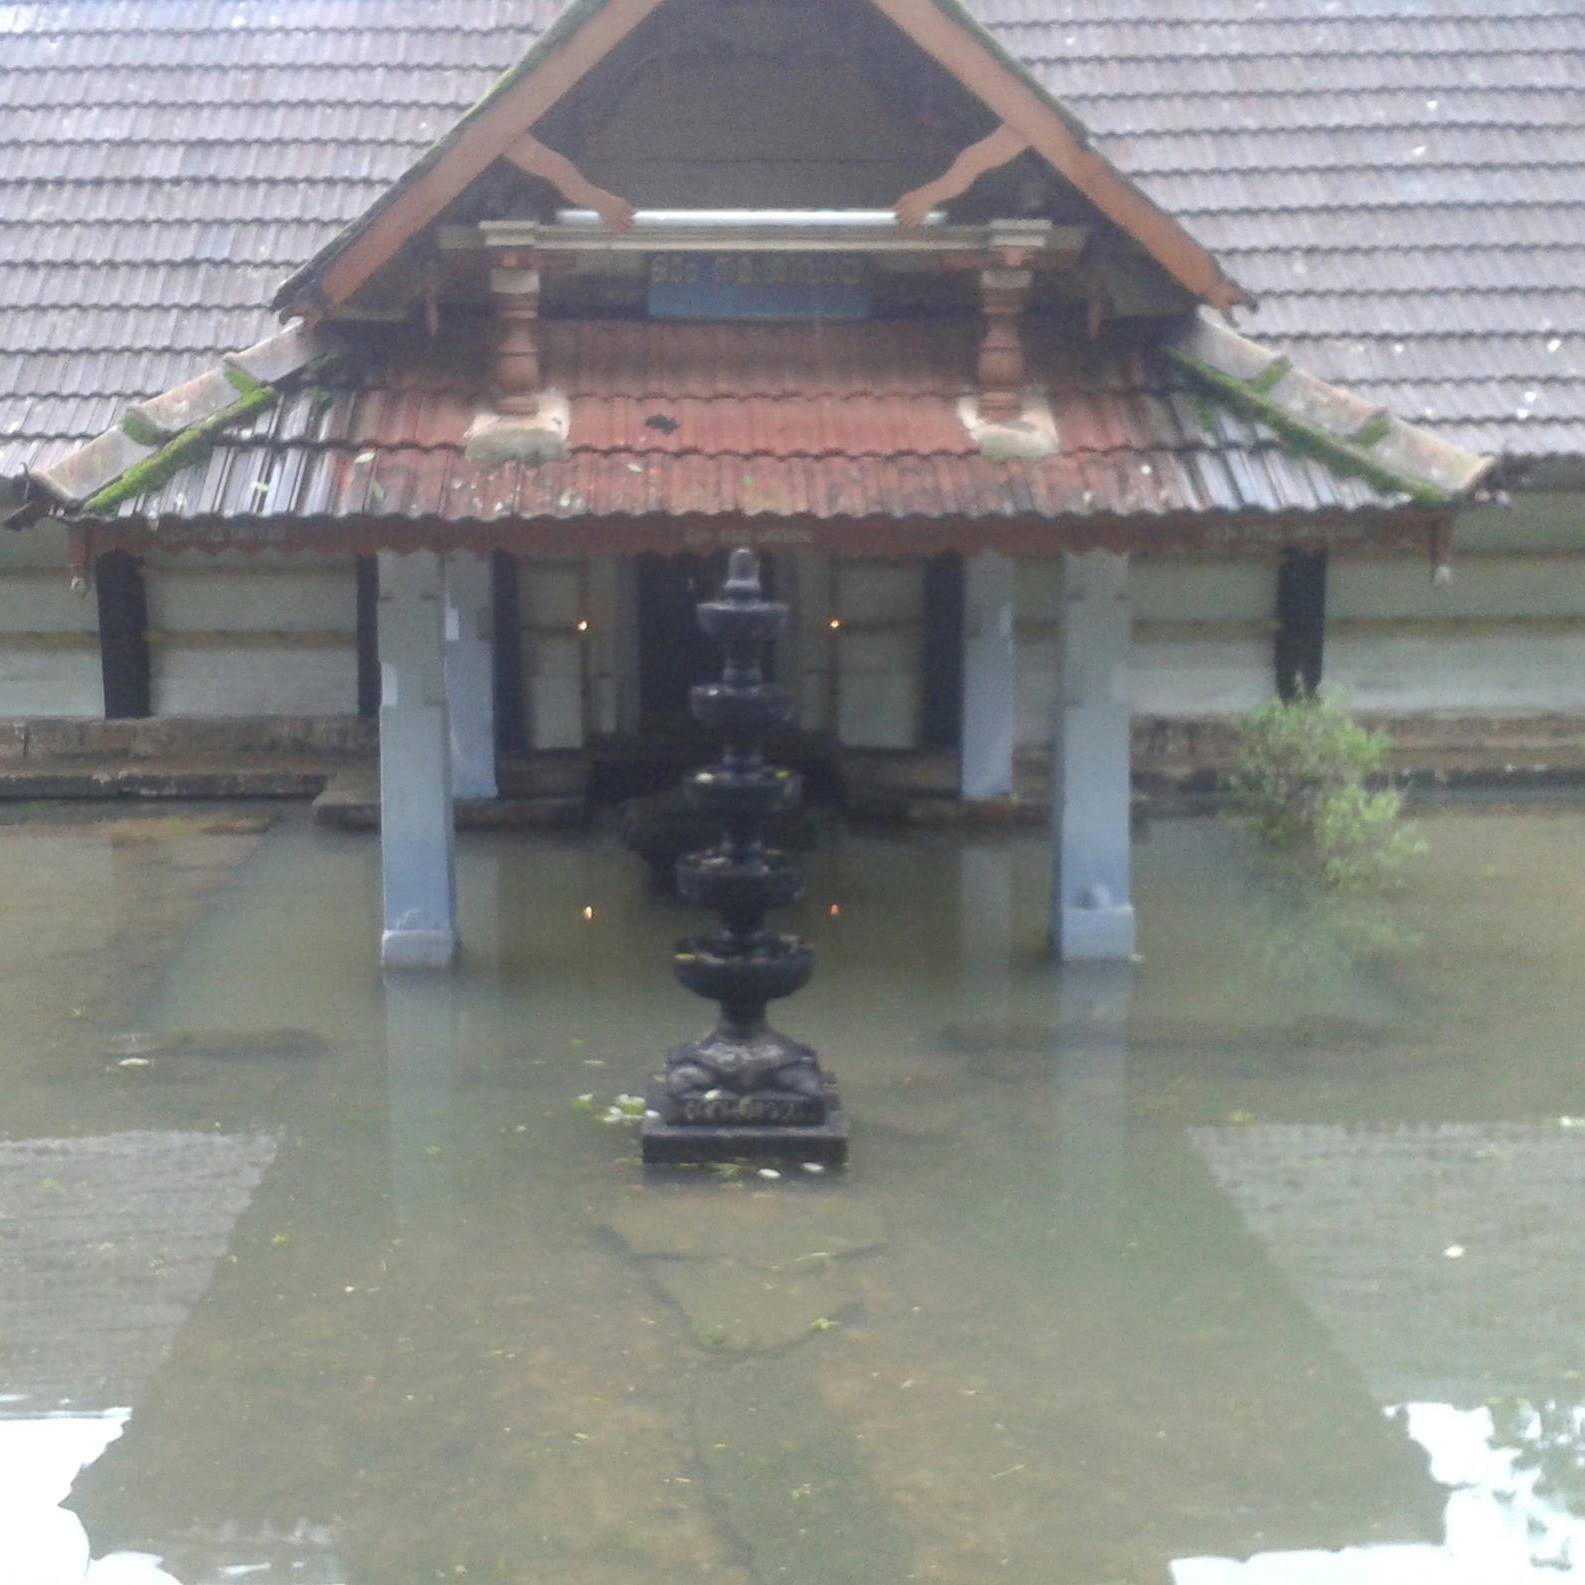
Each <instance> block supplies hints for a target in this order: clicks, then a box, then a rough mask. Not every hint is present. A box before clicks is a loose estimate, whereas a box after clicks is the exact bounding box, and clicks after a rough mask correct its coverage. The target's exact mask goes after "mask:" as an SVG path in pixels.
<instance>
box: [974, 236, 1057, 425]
mask: <svg viewBox="0 0 1585 1585" xmlns="http://www.w3.org/2000/svg"><path fill="white" fill-rule="evenodd" d="M1050 231H1051V226H1050V223H1049V222H1046V221H993V222H992V223H991V249H990V255H989V257H988V258H987V259H985V261H984V267H983V268H982V269H981V270H980V305H981V307H982V308H983V309H984V310H985V333H984V335H983V336H982V337H981V340H980V356H979V389H980V404H979V405H980V419H981V421H982V422H984V423H991V424H1005V423H1010V422H1012V421H1013V420H1015V419H1017V418H1019V417H1021V416H1022V414H1023V410H1024V392H1025V389H1026V388H1027V386H1028V383H1029V371H1028V368H1027V366H1026V364H1025V360H1024V337H1023V317H1024V307H1025V304H1026V303H1027V302H1028V300H1029V288H1030V287H1031V286H1032V285H1033V284H1034V279H1035V273H1034V262H1035V255H1036V254H1037V253H1038V252H1039V251H1040V250H1041V249H1042V248H1043V247H1044V246H1045V244H1046V242H1047V240H1048V238H1049V235H1050Z"/></svg>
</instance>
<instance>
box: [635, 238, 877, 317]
mask: <svg viewBox="0 0 1585 1585" xmlns="http://www.w3.org/2000/svg"><path fill="white" fill-rule="evenodd" d="M649 312H650V315H651V317H652V318H655V319H867V318H868V317H869V312H870V263H869V260H868V259H866V258H865V257H863V255H861V254H857V253H705V252H699V253H695V252H688V253H655V254H652V255H651V256H650V261H649Z"/></svg>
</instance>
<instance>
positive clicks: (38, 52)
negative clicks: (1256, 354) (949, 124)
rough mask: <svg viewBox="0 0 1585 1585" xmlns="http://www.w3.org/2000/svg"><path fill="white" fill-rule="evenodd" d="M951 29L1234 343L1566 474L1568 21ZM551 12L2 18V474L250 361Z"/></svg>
mask: <svg viewBox="0 0 1585 1585" xmlns="http://www.w3.org/2000/svg"><path fill="white" fill-rule="evenodd" d="M971 8H972V9H973V10H974V11H975V12H976V14H977V15H979V16H980V17H981V18H982V19H983V20H984V21H985V23H986V24H987V26H988V27H989V28H990V30H991V31H992V33H993V34H994V35H995V36H996V38H997V39H998V40H999V41H1000V42H1001V43H1002V44H1003V45H1005V46H1006V47H1007V48H1009V49H1010V50H1011V51H1012V52H1013V53H1015V54H1016V55H1018V56H1019V57H1020V58H1021V59H1023V60H1024V61H1026V62H1027V63H1028V64H1029V66H1030V68H1031V69H1032V70H1033V71H1034V72H1035V73H1036V74H1037V75H1038V76H1039V78H1040V80H1041V81H1042V82H1043V83H1044V84H1045V85H1046V86H1047V87H1048V88H1049V89H1050V90H1051V91H1052V92H1053V93H1055V94H1057V95H1059V96H1060V97H1061V98H1062V99H1063V100H1064V101H1066V102H1068V103H1070V104H1072V105H1073V106H1074V108H1075V109H1076V110H1077V111H1078V112H1079V114H1080V115H1081V116H1082V117H1083V118H1084V120H1085V121H1086V122H1087V123H1088V125H1089V126H1090V127H1091V128H1092V129H1093V130H1094V131H1095V132H1096V134H1097V140H1098V142H1099V144H1100V146H1101V147H1102V148H1103V149H1104V151H1105V152H1106V153H1107V154H1108V155H1109V156H1110V157H1111V158H1112V159H1113V160H1114V161H1115V162H1116V163H1117V164H1118V165H1119V166H1120V167H1121V168H1122V169H1123V170H1124V171H1126V172H1128V173H1129V174H1130V175H1132V176H1133V177H1135V178H1136V179H1137V180H1138V181H1139V182H1140V184H1141V185H1142V186H1143V187H1144V188H1145V190H1146V191H1147V192H1148V193H1149V194H1150V195H1151V196H1152V197H1153V198H1155V199H1156V200H1157V201H1158V202H1160V203H1161V204H1162V205H1163V206H1164V207H1166V208H1167V209H1168V210H1169V211H1171V212H1173V213H1175V214H1176V215H1178V216H1179V218H1181V219H1182V220H1183V221H1184V222H1185V223H1186V224H1187V225H1188V227H1189V229H1190V230H1191V231H1192V232H1193V233H1194V235H1195V236H1196V237H1198V238H1199V239H1200V240H1201V241H1202V242H1204V243H1205V244H1206V245H1207V246H1209V247H1210V248H1211V249H1212V250H1213V251H1214V252H1216V253H1217V255H1218V257H1220V258H1221V259H1222V261H1223V262H1224V264H1225V265H1226V266H1227V268H1228V269H1229V271H1230V272H1231V273H1232V274H1233V275H1234V276H1235V277H1236V278H1237V279H1239V280H1240V281H1241V282H1243V283H1244V284H1245V285H1246V286H1248V287H1249V289H1250V290H1251V291H1252V292H1254V293H1255V294H1256V295H1257V296H1258V297H1259V298H1260V299H1261V305H1262V306H1261V308H1260V310H1259V311H1258V313H1256V314H1255V315H1254V316H1252V317H1251V318H1249V319H1248V320H1247V322H1246V323H1247V328H1248V329H1249V331H1250V333H1251V334H1253V335H1256V336H1258V337H1259V338H1260V339H1261V340H1262V341H1264V342H1267V343H1269V344H1273V345H1276V346H1279V347H1283V348H1285V349H1288V350H1291V351H1292V353H1293V355H1294V358H1295V361H1296V362H1298V363H1300V364H1301V365H1302V366H1304V367H1305V368H1307V369H1309V370H1311V371H1313V372H1314V373H1316V374H1317V375H1319V376H1321V377H1323V378H1325V379H1329V380H1334V381H1337V382H1339V383H1342V384H1344V385H1347V386H1349V387H1350V388H1351V389H1353V390H1355V391H1357V392H1358V393H1359V394H1361V395H1362V396H1364V397H1365V398H1366V399H1367V400H1369V401H1370V402H1372V403H1380V404H1382V405H1386V406H1389V407H1391V408H1392V409H1393V410H1394V411H1395V412H1397V413H1398V414H1399V415H1400V416H1401V417H1403V418H1406V419H1409V420H1412V421H1415V422H1420V423H1426V424H1429V425H1431V426H1432V427H1433V428H1435V429H1436V430H1437V432H1438V433H1440V434H1442V435H1443V436H1445V438H1447V439H1448V440H1450V441H1453V442H1455V443H1457V444H1459V445H1461V446H1464V447H1466V448H1468V449H1470V450H1473V451H1503V452H1508V453H1509V454H1512V455H1516V456H1526V455H1542V454H1552V453H1574V454H1581V453H1585V293H1582V288H1581V270H1580V268H1579V266H1580V262H1581V254H1582V250H1585V108H1582V104H1585V98H1582V94H1581V90H1580V88H1579V86H1578V84H1579V83H1580V82H1581V81H1582V80H1585V8H1581V7H1579V6H1577V5H1574V4H1571V3H1565V0H1434V4H1433V5H1432V6H1430V7H1428V8H1427V10H1428V12H1430V13H1432V14H1420V15H1410V14H1407V13H1406V12H1405V10H1404V8H1403V7H1401V6H1400V5H1397V4H1392V3H1389V0H1329V3H1328V4H1327V5H1326V6H1324V7H1318V6H1317V5H1316V4H1313V3H1311V0H1263V3H1261V4H1258V5H1249V4H1244V3H1238V4H1234V0H971ZM556 9H557V7H556V6H555V5H554V4H549V3H544V0H447V4H446V5H445V6H444V7H437V6H435V5H434V4H433V3H431V0H270V3H264V0H225V3H219V0H50V3H43V0H37V3H14V4H7V5H0V60H3V62H4V65H3V69H0V146H4V147H5V150H6V155H5V159H4V160H3V161H0V305H4V308H5V313H4V315H3V319H0V478H3V477H7V476H10V475H14V474H16V473H17V472H19V471H20V470H21V469H22V468H24V467H26V466H28V465H30V464H31V465H34V466H38V465H42V464H43V463H45V462H47V461H48V460H49V458H51V457H58V456H59V455H61V454H62V453H64V452H65V451H67V450H69V449H70V448H71V446H72V445H74V444H79V443H81V442H82V441H83V440H85V439H87V438H89V437H91V436H93V435H95V434H97V433H99V432H101V431H102V430H103V429H104V428H105V427H106V426H107V425H108V424H110V423H112V422H114V421H115V418H116V416H117V415H118V414H119V412H121V411H122V410H124V408H125V407H126V405H127V404H128V403H130V402H132V401H134V400H137V399H138V398H142V397H148V396H151V395H154V394H156V393H158V392H160V391H162V390H165V389H168V388H169V387H171V386H173V385H177V384H180V383H181V382H183V381H184V380H187V379H190V378H192V377H193V376H194V375H195V374H197V373H198V372H200V371H201V370H202V369H203V368H205V367H209V366H212V365H213V364H214V363H215V362H216V361H217V359H218V356H219V354H220V353H221V352H223V351H224V350H226V349H229V348H234V347H241V346H246V345H248V344H249V343H251V342H253V341H256V340H258V339H259V338H260V337H261V336H263V335H265V334H267V333H268V332H269V331H270V329H271V328H272V323H271V321H270V319H269V317H268V315H267V313H266V312H265V310H264V306H263V305H264V304H265V303H266V301H267V300H268V297H269V295H270V292H271V291H272V290H273V288H274V287H275V286H276V285H277V284H278V283H279V281H280V280H281V279H282V278H283V277H284V276H286V275H287V274H289V273H290V272H291V271H292V270H293V269H294V268H295V267H296V266H297V265H298V264H300V263H301V262H302V261H303V260H304V259H305V258H306V257H308V256H309V255H310V254H312V253H313V252H314V251H315V250H316V249H317V248H319V247H321V246H322V245H323V244H324V243H325V241H327V240H328V238H329V237H330V236H332V235H333V234H334V233H335V231H336V230H337V229H338V228H339V227H340V226H342V225H344V224H345V223H346V222H347V221H349V220H350V219H352V218H353V217H354V216H356V215H357V214H359V213H361V212H362V211H363V209H365V208H366V207H367V206H368V204H369V203H370V202H371V201H372V200H373V199H374V198H375V197H377V196H378V194H379V193H380V192H381V191H383V190H384V188H385V187H386V185H387V184H388V183H389V182H390V181H392V180H393V179H394V178H395V177H396V176H398V175H399V174H400V173H401V172H402V171H403V170H404V169H406V168H407V167H408V165H410V163H411V162H412V160H413V159H414V158H415V157H416V156H417V155H418V154H419V153H421V152H422V151H423V149H424V148H425V147H427V146H428V144H429V143H430V142H431V141H432V140H433V139H434V137H435V136H436V135H437V133H439V132H441V131H443V130H444V129H445V128H446V127H447V126H449V125H450V124H451V122H452V121H453V120H454V119H455V117H456V116H457V115H458V114H459V113H460V112H461V111H462V110H463V109H464V108H466V106H467V105H469V104H470V103H471V102H472V101H473V100H474V99H475V98H477V96H478V95H479V94H480V93H481V92H483V91H484V90H485V89H486V88H487V87H488V86H489V85H490V84H491V82H492V81H493V80H494V79H495V77H496V76H497V75H498V74H499V72H500V71H501V70H502V69H503V68H504V67H506V66H508V65H510V64H511V63H512V62H514V61H515V60H516V59H518V57H519V56H520V55H521V54H522V53H523V52H524V51H525V50H526V49H527V48H528V47H529V45H531V44H532V42H533V41H534V39H535V38H536V37H537V36H538V35H539V33H540V32H542V31H543V29H544V27H545V26H546V25H548V23H549V21H550V19H551V18H552V16H553V15H554V14H555V11H556ZM1318 11H1319V12H1320V14H1318Z"/></svg>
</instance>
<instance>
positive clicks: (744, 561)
mask: <svg viewBox="0 0 1585 1585" xmlns="http://www.w3.org/2000/svg"><path fill="white" fill-rule="evenodd" d="M786 620H787V607H786V606H785V605H782V604H779V603H777V602H775V601H772V600H767V599H766V598H765V597H764V594H763V591H762V590H761V588H760V579H759V562H758V560H757V558H756V557H755V555H754V553H753V552H752V551H750V550H735V551H733V552H732V555H731V557H730V559H729V561H728V564H727V575H726V582H725V584H724V585H723V586H722V589H721V593H720V595H719V596H718V597H717V598H716V599H714V600H705V601H702V602H701V603H700V605H699V622H700V625H701V626H702V627H703V628H704V630H705V632H706V633H708V634H709V635H710V636H711V637H712V638H717V639H719V640H720V641H721V644H722V647H723V648H724V649H725V651H726V667H725V670H724V671H723V673H722V677H721V681H720V682H711V683H704V684H702V685H701V686H699V687H696V688H694V689H693V691H692V696H691V698H692V706H693V714H694V717H695V719H696V720H697V721H699V722H700V724H701V725H703V726H706V727H709V728H710V729H712V730H713V731H716V732H719V733H720V735H721V737H722V738H723V740H724V747H723V750H722V754H721V758H720V760H719V762H718V763H716V764H714V765H710V766H707V767H705V768H704V769H703V770H696V771H690V772H689V774H688V776H687V777H686V779H685V781H684V784H683V786H684V792H685V794H686V796H687V799H688V802H689V803H690V804H691V805H692V806H693V807H694V808H695V809H697V810H699V811H700V812H701V813H703V814H707V815H709V816H711V817H712V818H714V819H718V820H719V821H720V822H721V826H722V837H721V841H720V842H719V843H717V844H716V845H715V846H714V847H708V848H703V849H701V850H699V851H698V852H695V853H688V854H685V855H684V856H683V857H682V858H680V859H679V860H678V861H677V890H678V892H679V894H680V895H681V896H683V897H684V898H686V899H687V900H688V901H690V902H696V903H701V904H703V905H704V906H705V907H706V908H712V909H714V910H715V911H716V912H717V913H719V914H720V915H721V928H720V929H718V930H712V931H710V932H708V933H706V934H704V935H697V936H689V937H688V938H686V939H685V940H683V941H680V942H678V943H677V953H676V958H675V965H674V966H675V970H676V974H677V978H678V979H679V980H681V981H682V983H683V984H684V985H686V986H687V987H688V989H689V990H691V991H693V992H695V993H696V994H697V995H699V996H703V997H706V998H708V999H709V1000H711V1001H714V1002H718V1003H719V1004H720V1007H721V1014H720V1018H719V1021H718V1022H717V1024H716V1027H715V1028H714V1029H713V1030H712V1031H711V1032H710V1033H709V1034H707V1035H705V1036H704V1037H703V1038H702V1039H699V1040H693V1041H689V1042H687V1043H686V1044H684V1045H680V1046H674V1047H672V1049H671V1050H670V1051H669V1052H667V1054H666V1066H665V1071H664V1072H663V1073H661V1074H660V1076H659V1077H658V1078H657V1079H656V1081H655V1084H654V1086H653V1088H652V1090H651V1092H650V1095H649V1105H648V1112H647V1115H646V1117H645V1120H644V1128H643V1144H644V1160H645V1161H646V1162H652V1163H657V1164H659V1163H674V1164H675V1163H691V1162H704V1161H725V1160H732V1159H735V1158H747V1159H771V1158H781V1159H788V1160H795V1161H808V1162H818V1163H821V1164H831V1163H840V1162H843V1161H846V1160H847V1150H848V1136H847V1124H846V1123H845V1121H844V1120H843V1117H842V1109H841V1105H840V1103H839V1101H838V1099H837V1092H836V1085H835V1083H834V1081H833V1080H832V1079H831V1078H829V1077H828V1076H827V1075H826V1074H824V1073H822V1072H821V1069H820V1063H819V1060H818V1058H817V1057H816V1056H815V1053H814V1050H813V1049H812V1048H811V1047H809V1046H805V1045H800V1044H799V1042H797V1041H796V1040H791V1039H789V1038H788V1037H787V1036H786V1035H783V1034H779V1033H778V1032H777V1031H776V1030H774V1029H772V1028H771V1027H770V1025H769V1024H768V1023H767V1022H766V1018H765V1009H766V1006H767V1004H768V1003H770V1002H771V1001H774V1000H775V999H776V998H778V997H782V996H790V995H791V994H792V993H793V992H794V991H797V990H801V989H802V988H803V987H804V986H805V985H806V984H808V982H809V976H810V973H811V972H812V970H813V968H814V953H813V952H812V951H811V950H810V948H809V947H808V946H807V945H806V944H805V943H804V942H803V941H800V940H799V939H798V937H796V936H788V935H776V934H773V933H772V932H770V931H768V930H766V928H765V915H766V914H767V913H768V912H769V911H770V910H771V909H772V908H781V907H785V906H786V905H787V904H789V903H792V902H795V901H796V900H797V899H798V897H799V896H801V895H802V893H803V875H802V873H801V872H800V870H799V867H798V864H797V863H796V861H795V860H793V859H791V858H789V857H788V855H787V854H785V853H783V852H780V851H778V850H777V849H775V848H769V847H767V846H766V845H765V824H766V821H767V820H768V819H769V818H770V817H771V816H772V815H774V814H775V813H777V812H778V811H779V810H781V809H783V808H785V807H786V806H787V804H788V802H789V799H790V797H791V796H792V792H791V789H792V786H793V781H792V778H791V777H790V776H789V774H788V773H787V772H786V771H785V770H778V769H776V768H774V767H772V766H769V765H767V764H766V763H765V755H764V741H765V734H766V733H767V732H768V731H769V730H770V729H771V728H772V727H774V726H777V725H778V724H780V723H781V722H783V721H785V720H786V719H787V717H788V716H789V715H790V714H791V704H790V701H789V700H788V697H787V694H786V691H785V690H784V689H782V688H779V687H777V686H776V684H775V683H771V682H767V681H766V680H765V675H764V672H763V670H762V668H761V661H762V658H763V656H764V652H765V646H766V645H767V644H768V643H769V642H770V641H771V640H772V639H773V638H774V637H775V636H776V634H777V633H778V632H780V631H781V628H782V626H783V625H784V624H785V622H786Z"/></svg>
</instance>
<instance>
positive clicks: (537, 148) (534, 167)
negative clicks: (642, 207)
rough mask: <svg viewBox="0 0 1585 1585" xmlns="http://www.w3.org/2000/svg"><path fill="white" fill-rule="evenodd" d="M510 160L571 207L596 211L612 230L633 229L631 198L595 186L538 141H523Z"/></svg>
mask: <svg viewBox="0 0 1585 1585" xmlns="http://www.w3.org/2000/svg"><path fill="white" fill-rule="evenodd" d="M506 157H507V159H509V160H510V161H511V162H512V163H513V164H514V165H515V166H517V168H518V169H519V170H520V171H527V172H528V174H529V175H530V176H538V177H540V178H542V179H543V180H544V181H547V182H549V183H550V185H551V186H552V187H554V188H555V189H556V191H557V192H558V193H560V194H561V196H562V197H563V198H565V199H566V200H567V202H568V203H569V204H572V205H574V206H575V207H576V208H579V209H592V210H593V211H594V212H595V213H596V214H597V215H598V216H599V217H600V219H601V220H602V221H604V222H605V224H606V225H607V226H609V227H610V228H611V230H612V231H631V230H632V229H633V206H632V204H630V203H629V202H628V201H627V199H625V198H621V197H618V196H617V194H615V193H608V192H607V191H606V190H605V189H604V188H603V187H597V186H595V184H594V183H593V182H591V181H590V180H589V178H588V177H587V176H585V175H584V174H583V172H582V171H580V170H579V169H578V167H577V166H576V165H574V164H573V162H572V161H571V160H569V159H568V158H567V156H566V155H565V154H558V153H557V152H556V151H555V149H552V148H547V147H546V146H545V145H544V144H543V143H541V142H540V141H539V140H538V139H537V138H532V137H528V136H527V135H525V136H523V137H521V138H519V139H518V140H517V142H516V143H514V144H513V145H512V146H511V148H509V149H508V150H507V151H506Z"/></svg>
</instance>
